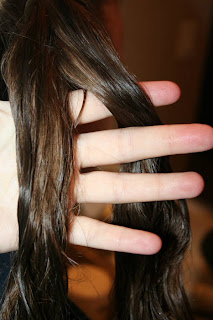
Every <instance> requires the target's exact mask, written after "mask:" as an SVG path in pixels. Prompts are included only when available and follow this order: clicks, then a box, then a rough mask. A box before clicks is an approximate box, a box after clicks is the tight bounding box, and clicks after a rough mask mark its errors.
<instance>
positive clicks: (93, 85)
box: [0, 0, 191, 320]
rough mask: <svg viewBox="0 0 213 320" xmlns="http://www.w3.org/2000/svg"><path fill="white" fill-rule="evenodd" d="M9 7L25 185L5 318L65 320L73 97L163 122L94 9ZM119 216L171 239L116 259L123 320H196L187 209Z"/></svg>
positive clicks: (168, 204) (137, 121)
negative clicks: (185, 265)
mask: <svg viewBox="0 0 213 320" xmlns="http://www.w3.org/2000/svg"><path fill="white" fill-rule="evenodd" d="M0 8H1V11H0V15H1V21H2V22H1V35H2V37H3V38H4V43H6V46H7V48H8V49H7V52H6V54H5V56H4V60H3V62H4V63H3V71H4V77H5V81H6V83H7V86H8V88H9V99H10V103H11V108H12V113H13V117H14V121H15V126H16V144H17V165H18V179H19V202H18V222H19V250H18V252H17V254H16V257H15V259H14V262H13V266H12V269H11V272H10V277H9V281H8V285H7V290H6V294H5V300H4V304H3V307H2V310H1V313H0V318H1V319H2V320H11V319H14V320H19V319H33V320H37V319H39V320H41V319H52V320H58V319H63V316H64V314H65V309H66V303H65V301H66V298H67V275H66V263H67V258H66V248H67V232H68V226H69V223H70V220H72V206H73V204H74V203H75V199H74V198H73V191H72V190H70V185H71V186H73V183H71V184H70V181H72V182H73V178H74V179H75V143H74V141H75V138H76V137H75V134H74V130H73V128H74V127H75V123H74V122H73V117H72V114H70V111H69V104H68V96H69V92H70V91H73V90H76V89H83V90H84V91H87V90H90V91H91V92H93V93H94V94H95V95H96V96H97V97H98V98H99V99H100V100H101V101H102V102H103V103H104V104H105V105H106V107H107V108H108V109H109V110H110V111H111V112H112V114H113V115H114V116H115V118H116V120H117V122H118V125H119V127H120V128H124V127H130V126H152V125H159V124H161V122H160V119H159V118H158V116H157V113H156V112H155V110H154V108H153V106H152V104H151V101H150V100H149V98H148V97H147V96H146V94H145V93H144V92H143V91H142V90H141V88H140V87H139V86H138V84H137V82H136V80H135V79H134V77H133V76H132V75H130V74H129V73H128V72H127V71H126V69H125V67H124V66H123V65H122V64H121V62H120V60H119V58H118V56H117V53H116V51H115V50H114V49H113V46H112V43H111V41H110V39H109V37H108V36H107V34H106V33H105V31H104V30H103V28H102V26H101V24H100V23H99V21H98V17H97V15H96V14H95V13H94V11H93V10H92V9H90V7H89V5H88V1H83V0H81V1H80V0H79V1H77V0H28V1H26V0H13V1H12V0H4V1H2V2H1V7H0ZM121 171H123V172H132V173H143V172H150V173H155V172H170V171H171V168H170V165H169V161H168V158H166V157H162V158H155V159H148V160H143V161H136V162H132V163H127V164H123V165H121ZM68 195H69V198H68ZM113 214H114V223H115V224H119V225H124V226H129V227H132V228H137V229H143V230H148V231H151V232H155V233H156V234H158V235H159V236H160V237H161V238H162V240H163V248H162V250H161V251H160V252H159V253H158V254H156V255H154V256H148V257H146V256H140V255H132V254H124V253H116V279H115V288H114V290H115V293H116V301H117V315H116V319H118V320H120V319H122V320H130V319H131V320H138V319H143V320H154V319H158V320H160V319H164V320H168V319H175V320H177V319H181V320H189V319H191V315H190V310H189V306H188V301H187V298H186V295H185V291H184V288H183V285H182V276H181V265H182V259H183V256H184V252H185V250H186V248H187V245H188V242H189V240H190V228H189V217H188V211H187V208H186V205H185V202H184V201H183V200H181V201H180V202H175V201H162V202H152V203H131V204H115V205H114V206H113Z"/></svg>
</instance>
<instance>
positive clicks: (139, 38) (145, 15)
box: [121, 0, 213, 320]
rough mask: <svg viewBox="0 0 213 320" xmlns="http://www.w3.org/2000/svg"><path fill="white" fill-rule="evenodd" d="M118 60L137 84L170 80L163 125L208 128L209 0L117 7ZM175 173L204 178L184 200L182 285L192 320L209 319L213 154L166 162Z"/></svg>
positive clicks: (212, 120) (211, 79) (212, 96)
mask: <svg viewBox="0 0 213 320" xmlns="http://www.w3.org/2000/svg"><path fill="white" fill-rule="evenodd" d="M121 11H122V19H123V27H124V32H123V61H124V62H125V64H126V65H127V66H128V69H129V70H130V71H131V72H133V73H134V74H135V75H136V76H137V79H138V80H171V81H174V82H176V83H177V84H178V85H179V86H180V88H181V91H182V95H181V98H180V100H179V101H178V102H177V103H175V104H174V105H172V106H169V107H168V106H166V107H160V108H157V111H158V113H159V115H160V117H161V119H162V121H163V122H164V123H166V124H171V123H191V122H200V123H206V124H209V125H211V126H212V125H213V1H212V0H205V1H203V0H172V1H170V0H163V1H156V0H131V1H128V0H127V1H125V0H124V1H122V2H121ZM171 162H172V165H173V168H174V170H176V171H188V170H189V171H197V172H199V173H200V174H201V175H202V176H203V177H204V179H205V185H206V187H205V190H204V192H203V193H202V195H201V196H200V197H198V198H197V199H193V200H190V201H188V206H189V212H190V216H191V225H192V233H193V242H192V249H191V250H190V252H189V253H188V255H187V257H186V259H185V263H184V270H185V274H184V277H185V284H186V287H187V291H188V294H189V296H190V300H191V304H192V307H193V310H194V316H195V319H196V320H201V319H203V320H204V319H209V320H210V319H211V320H212V319H213V232H212V230H213V169H212V165H213V150H211V151H208V152H204V153H201V154H199V153H197V154H192V155H180V156H173V157H171Z"/></svg>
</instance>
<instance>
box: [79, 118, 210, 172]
mask: <svg viewBox="0 0 213 320" xmlns="http://www.w3.org/2000/svg"><path fill="white" fill-rule="evenodd" d="M212 137H213V129H212V128H211V127H210V126H207V125H203V124H178V125H161V126H150V127H128V128H119V129H113V130H102V131H96V132H89V133H82V134H80V135H79V136H78V139H77V159H78V165H79V166H80V168H86V167H96V166H101V165H111V164H120V163H128V162H133V161H138V160H142V159H148V158H154V157H161V156H166V155H174V154H184V153H190V152H201V151H205V150H208V149H211V148H212V146H213V139H212Z"/></svg>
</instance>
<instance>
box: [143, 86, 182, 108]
mask: <svg viewBox="0 0 213 320" xmlns="http://www.w3.org/2000/svg"><path fill="white" fill-rule="evenodd" d="M139 85H140V86H141V87H142V88H143V89H144V90H145V91H146V93H147V94H148V96H149V97H150V99H151V100H152V103H153V104H154V106H155V107H160V106H164V105H168V104H172V103H175V102H176V101H178V99H179V98H180V95H181V91H180V88H179V87H178V85H177V84H176V83H174V82H172V81H147V82H140V83H139Z"/></svg>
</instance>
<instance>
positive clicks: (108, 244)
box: [69, 216, 162, 255]
mask: <svg viewBox="0 0 213 320" xmlns="http://www.w3.org/2000/svg"><path fill="white" fill-rule="evenodd" d="M69 241H70V242H71V243H73V244H77V245H81V246H86V247H91V248H96V249H103V250H110V251H119V252H128V253H135V254H146V255H151V254H155V253H157V252H158V251H159V250H160V249H161V246H162V242H161V239H160V238H159V237H158V236H157V235H155V234H153V233H150V232H146V231H141V230H134V229H130V228H125V227H120V226H114V225H111V224H108V223H105V222H101V221H98V220H94V219H91V218H88V217H82V216H77V217H74V223H73V225H72V229H71V234H70V236H69Z"/></svg>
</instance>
